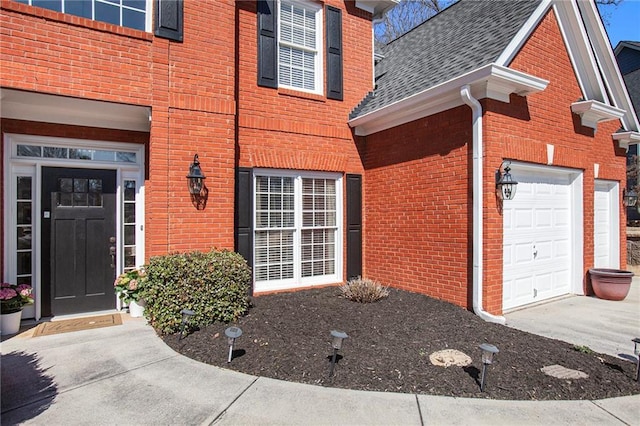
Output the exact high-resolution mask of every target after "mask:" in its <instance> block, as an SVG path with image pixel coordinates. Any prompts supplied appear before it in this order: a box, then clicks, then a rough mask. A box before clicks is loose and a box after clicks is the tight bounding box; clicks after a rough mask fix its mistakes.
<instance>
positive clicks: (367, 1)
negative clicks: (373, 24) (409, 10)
mask: <svg viewBox="0 0 640 426" xmlns="http://www.w3.org/2000/svg"><path fill="white" fill-rule="evenodd" d="M398 3H400V0H356V7H357V8H358V9H362V10H364V11H366V12H369V13H371V14H372V15H373V17H374V18H379V17H382V15H383V14H384V12H386V11H387V10H389V9H391V8H392V7H394V6H395V5H397V4H398Z"/></svg>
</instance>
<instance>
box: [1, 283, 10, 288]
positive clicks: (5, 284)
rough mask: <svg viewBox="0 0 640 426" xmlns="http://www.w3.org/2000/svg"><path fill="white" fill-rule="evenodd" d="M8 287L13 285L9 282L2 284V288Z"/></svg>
mask: <svg viewBox="0 0 640 426" xmlns="http://www.w3.org/2000/svg"><path fill="white" fill-rule="evenodd" d="M8 287H11V284H9V283H2V284H0V288H8Z"/></svg>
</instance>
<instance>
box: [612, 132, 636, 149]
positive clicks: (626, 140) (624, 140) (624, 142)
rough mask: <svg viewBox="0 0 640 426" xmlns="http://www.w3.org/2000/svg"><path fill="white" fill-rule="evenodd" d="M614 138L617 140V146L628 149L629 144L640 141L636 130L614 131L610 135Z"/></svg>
mask: <svg viewBox="0 0 640 426" xmlns="http://www.w3.org/2000/svg"><path fill="white" fill-rule="evenodd" d="M611 137H613V139H614V140H616V141H618V146H620V148H624V149H625V150H628V149H629V145H631V144H638V143H640V133H638V132H616V133H614V134H613V135H611Z"/></svg>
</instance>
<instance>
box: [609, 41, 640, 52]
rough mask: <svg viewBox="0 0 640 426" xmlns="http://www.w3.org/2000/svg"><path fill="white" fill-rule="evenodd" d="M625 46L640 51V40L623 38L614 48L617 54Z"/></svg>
mask: <svg viewBox="0 0 640 426" xmlns="http://www.w3.org/2000/svg"><path fill="white" fill-rule="evenodd" d="M625 47H627V48H629V49H633V50H637V51H639V52H640V41H631V40H622V41H621V42H619V43H618V44H617V46H616V48H615V50H614V53H615V54H616V55H617V54H618V53H620V51H621V50H622V49H624V48H625Z"/></svg>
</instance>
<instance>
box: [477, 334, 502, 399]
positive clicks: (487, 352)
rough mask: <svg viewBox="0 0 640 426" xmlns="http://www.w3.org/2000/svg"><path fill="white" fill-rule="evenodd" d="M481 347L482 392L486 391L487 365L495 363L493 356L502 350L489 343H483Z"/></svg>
mask: <svg viewBox="0 0 640 426" xmlns="http://www.w3.org/2000/svg"><path fill="white" fill-rule="evenodd" d="M480 349H482V380H481V381H480V392H484V377H485V374H486V371H487V365H489V364H492V363H493V356H494V355H495V354H497V353H498V352H500V351H499V350H498V348H496V347H495V346H493V345H490V344H488V343H483V344H481V345H480Z"/></svg>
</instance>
